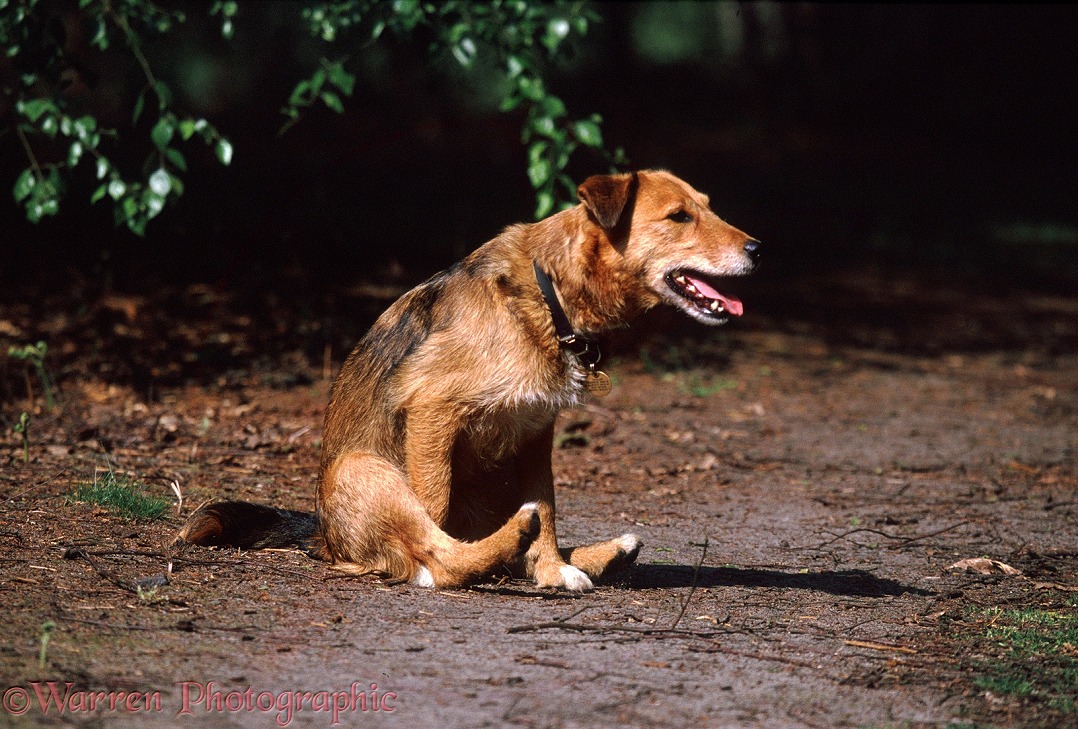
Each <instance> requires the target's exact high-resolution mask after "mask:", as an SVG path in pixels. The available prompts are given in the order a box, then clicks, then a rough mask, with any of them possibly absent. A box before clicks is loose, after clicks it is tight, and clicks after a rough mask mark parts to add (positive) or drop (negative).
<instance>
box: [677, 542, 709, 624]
mask: <svg viewBox="0 0 1078 729" xmlns="http://www.w3.org/2000/svg"><path fill="white" fill-rule="evenodd" d="M706 556H707V537H704V544H703V549H702V550H701V551H700V559H699V560H697V562H696V567H695V568H693V571H692V586H690V587H689V594H688V595H687V596H686V597H685V602H683V603H682V604H681V612H679V613H678V614H677V617H676V618H674V622H673V623H671V624H670V628H669V629H670V630H673V629H674V628H676V627H677V624H678V623H680V622H681V619H682V618H683V617H684V616H685V611H686V610H688V609H689V602H691V601H692V596H693V594H694V593H695V592H696V585H697V581H698V580H699V577H700V567H701V566H703V564H704V557H706Z"/></svg>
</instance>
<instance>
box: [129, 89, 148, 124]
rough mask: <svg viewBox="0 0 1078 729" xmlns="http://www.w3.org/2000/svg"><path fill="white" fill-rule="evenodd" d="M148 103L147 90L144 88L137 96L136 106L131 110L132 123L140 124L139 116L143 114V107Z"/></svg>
mask: <svg viewBox="0 0 1078 729" xmlns="http://www.w3.org/2000/svg"><path fill="white" fill-rule="evenodd" d="M145 105H146V91H145V90H143V92H142V93H140V94H139V95H138V96H137V97H135V108H134V109H132V110H131V123H132V124H138V118H139V117H140V116H142V108H143V107H144V106H145Z"/></svg>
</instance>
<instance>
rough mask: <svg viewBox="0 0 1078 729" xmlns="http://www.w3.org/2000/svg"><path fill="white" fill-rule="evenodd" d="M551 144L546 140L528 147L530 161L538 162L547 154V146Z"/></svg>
mask: <svg viewBox="0 0 1078 729" xmlns="http://www.w3.org/2000/svg"><path fill="white" fill-rule="evenodd" d="M548 147H550V145H549V144H548V143H546V142H535V143H533V144H531V145H530V146H529V147H528V161H529V162H530V163H531V164H535V163H537V162H538V161H539V160H540V159H542V158H543V155H545V154H546V151H547V148H548Z"/></svg>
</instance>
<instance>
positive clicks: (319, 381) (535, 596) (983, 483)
mask: <svg viewBox="0 0 1078 729" xmlns="http://www.w3.org/2000/svg"><path fill="white" fill-rule="evenodd" d="M301 283H302V282H301ZM301 283H298V284H296V289H297V290H301V289H302V288H303V286H302V285H301ZM292 293H294V292H288V291H283V292H282V291H280V290H278V291H277V292H276V293H274V294H273V295H270V294H262V295H259V294H246V295H241V294H237V293H235V292H230V291H228V290H226V289H223V288H220V287H218V288H215V287H211V286H192V287H188V288H186V289H182V290H162V291H158V292H154V293H152V294H142V295H119V294H115V293H111V294H104V293H102V292H100V291H97V290H94V289H93V287H91V286H87V287H84V288H80V287H79V286H73V287H72V288H71V289H70V290H69V291H66V292H65V293H63V294H62V295H61V294H57V295H51V296H47V297H40V298H37V299H34V300H29V299H23V300H14V299H9V300H7V301H6V303H4V304H3V305H2V307H0V344H2V345H3V350H4V352H6V351H7V348H8V346H9V345H12V344H20V345H21V344H25V343H27V342H33V341H37V340H38V339H44V340H46V341H47V342H48V345H49V355H48V357H47V359H46V362H47V364H48V366H49V368H50V372H51V373H52V375H53V377H54V378H55V379H56V380H57V386H58V397H59V406H58V408H57V409H56V410H55V411H54V412H51V413H50V412H49V411H48V410H47V409H46V408H45V404H44V399H43V397H42V390H41V385H40V382H39V380H38V378H37V376H36V373H35V372H34V371H33V370H32V369H30V370H27V369H26V368H25V367H24V366H23V364H22V363H20V362H16V361H14V360H11V359H10V358H9V359H7V360H5V362H4V364H3V369H0V383H2V387H3V388H4V389H3V390H2V391H0V394H2V395H3V396H4V401H3V406H2V407H3V409H2V416H3V424H4V430H3V436H2V440H0V499H2V501H0V504H2V505H0V563H2V565H3V567H2V572H0V608H2V609H3V612H4V614H5V618H4V624H5V628H4V631H3V638H2V640H0V689H3V690H4V699H3V700H4V705H3V707H0V725H12V726H79V727H94V726H108V727H113V726H117V727H139V726H192V727H211V726H212V727H220V726H236V727H270V726H282V725H288V726H311V727H323V726H331V725H334V724H335V721H336V722H339V723H340V725H343V726H358V725H363V726H367V725H378V724H395V725H397V726H448V727H457V726H469V727H480V726H490V727H499V726H525V727H584V726H588V727H610V726H640V727H644V726H647V727H650V726H712V727H741V726H744V727H822V728H827V727H956V728H957V727H966V728H970V727H975V726H976V727H1012V726H1013V727H1044V726H1060V727H1062V726H1078V708H1075V702H1076V701H1078V672H1076V673H1074V674H1065V676H1070V678H1069V679H1066V680H1064V681H1063V683H1061V684H1058V685H1056V687H1055V688H1051V689H1043V690H1041V689H1038V686H1039V684H1038V683H1037V681H1038V676H1040V675H1041V672H1042V671H1044V670H1047V669H1045V668H1044V666H1043V665H1041V664H1036V665H1034V664H1030V665H1022V664H1021V662H1020V661H1018V662H1016V661H1015V660H1014V659H1013V656H1012V657H1011V658H1008V657H1007V656H1008V655H1009V654H1007V653H1006V651H1005V650H1004V647H1003V646H1002V644H1001V643H1000V642H999V641H998V640H993V639H991V638H990V637H989V633H986V631H985V624H986V623H987V622H991V621H990V620H988V619H987V618H986V617H985V616H986V615H990V614H991V613H990V612H989V611H990V610H991V609H992V608H995V607H1002V608H1021V607H1034V608H1043V609H1045V610H1067V609H1070V610H1073V609H1074V608H1075V607H1076V606H1078V602H1076V601H1075V591H1076V590H1078V561H1076V556H1078V496H1076V494H1078V298H1075V297H1074V296H1073V295H1072V296H1064V295H1059V294H1052V293H1047V292H1045V291H1043V290H1041V291H1037V290H1023V289H1020V288H1011V289H1007V290H1000V289H999V288H994V287H991V286H982V287H979V286H973V285H968V286H956V285H953V284H952V283H950V282H947V281H940V282H932V281H931V279H930V278H926V277H918V278H911V277H897V278H892V277H887V276H883V275H879V274H875V273H872V272H862V273H860V274H859V275H857V276H849V275H847V276H843V277H838V276H836V277H834V278H833V279H831V280H820V279H819V278H815V279H812V280H808V279H806V280H797V279H792V280H784V281H766V280H761V281H759V282H757V283H756V284H755V288H754V289H752V290H751V291H748V292H747V293H746V294H745V296H744V297H743V298H744V299H745V301H746V308H747V315H746V317H745V318H744V320H742V321H739V322H736V323H735V324H734V325H733V326H730V327H728V328H725V329H723V330H719V331H716V330H711V329H706V328H704V327H700V326H695V325H692V324H683V323H681V322H680V321H678V319H677V317H676V315H675V314H672V313H669V312H656V313H654V314H652V315H649V317H648V318H647V321H645V322H643V323H642V324H641V326H639V327H636V328H634V330H633V331H631V332H625V333H620V334H619V335H618V336H617V337H616V338H615V339H614V340H613V341H612V342H611V343H610V347H609V350H608V351H609V354H610V356H608V358H607V365H608V366H607V370H608V371H609V372H610V373H611V374H612V375H613V379H614V391H613V393H612V394H611V395H610V396H609V397H608V398H606V399H604V400H595V401H592V402H591V403H590V404H588V405H587V406H586V407H583V408H580V409H577V410H573V411H569V412H566V413H564V414H563V416H562V417H561V420H560V425H559V433H560V434H561V435H560V436H559V438H558V450H557V452H556V454H555V472H556V474H555V475H556V478H557V488H558V494H557V497H558V505H559V515H560V521H559V535H560V539H561V541H562V543H563V544H573V543H579V542H584V541H590V540H596V539H600V538H607V537H610V536H614V535H617V534H621V533H624V532H629V531H632V532H635V533H637V534H639V535H640V536H641V537H642V538H643V540H644V542H645V547H644V549H643V550H642V552H641V554H640V559H639V564H638V565H637V566H636V567H635V568H633V569H631V570H630V571H628V572H626V573H624V574H623V575H621V576H620V577H619V578H617V579H616V580H615V581H613V582H612V583H609V584H605V585H602V586H599V587H598V588H597V589H596V590H595V591H594V592H591V593H587V594H567V593H563V592H556V591H546V590H539V589H536V588H535V587H534V586H532V585H529V584H527V583H525V582H505V583H500V584H499V583H489V584H483V585H478V586H476V587H474V588H472V589H468V590H455V591H441V590H434V591H431V590H426V589H422V588H417V587H411V586H407V585H390V584H385V583H383V582H381V581H379V580H377V579H373V578H368V579H357V578H342V577H339V576H337V575H335V574H334V573H333V572H332V571H331V570H329V569H327V567H326V566H325V565H324V564H322V563H319V562H316V561H312V560H310V559H308V558H307V557H306V556H304V555H302V554H300V553H298V552H292V551H270V552H247V553H238V552H235V551H227V550H224V551H219V550H210V549H201V548H197V549H190V550H188V551H185V552H182V553H176V552H171V551H170V550H169V548H168V545H169V543H170V541H171V538H172V536H173V533H174V531H175V529H176V527H177V526H178V525H179V524H180V523H181V521H182V516H181V514H179V513H178V509H177V504H176V497H175V495H174V492H173V490H172V487H171V486H170V484H171V483H172V482H175V483H176V484H177V486H178V487H179V490H180V493H182V496H183V503H182V513H183V514H186V513H189V512H190V511H191V510H192V508H194V507H196V506H197V505H199V504H200V503H202V502H204V501H206V500H208V499H218V498H224V497H227V498H243V499H250V500H256V501H259V502H263V503H270V504H274V505H279V506H288V507H291V508H302V509H312V508H313V505H314V501H313V494H314V476H315V471H316V466H317V460H318V453H319V442H320V432H321V418H322V414H323V410H324V405H325V402H326V399H327V394H328V389H329V382H330V379H329V376H331V375H332V372H333V369H334V367H335V366H336V365H339V363H340V361H341V360H342V359H343V355H344V354H345V353H346V348H347V347H348V346H349V345H350V343H352V342H354V341H355V339H356V338H358V336H359V335H360V334H361V333H362V331H363V328H362V327H364V326H365V325H366V323H367V322H369V321H370V317H371V316H373V314H374V313H375V312H376V311H377V310H378V309H379V308H380V307H382V306H384V305H385V297H387V296H390V295H392V293H393V290H392V287H390V288H389V289H385V290H384V289H383V288H379V287H375V286H363V287H356V288H354V289H349V290H341V291H334V292H331V293H330V294H327V295H326V296H325V297H322V298H310V297H309V298H306V299H305V298H303V297H302V296H293V295H292ZM28 384H29V387H30V388H31V389H32V391H33V397H34V401H33V402H32V403H30V402H28V400H27V398H28V393H27V386H28ZM21 412H28V413H29V414H30V416H31V420H30V428H29V432H28V436H29V437H28V456H29V460H28V462H24V451H23V440H22V437H21V436H20V434H18V433H17V432H15V430H14V428H13V425H14V424H15V423H16V422H17V419H18V416H19V415H20V413H21ZM109 469H112V470H113V471H114V472H115V473H117V474H121V475H126V476H130V477H133V478H136V479H138V481H139V482H140V483H141V484H142V485H143V487H144V488H145V490H146V491H147V492H148V493H152V494H154V495H156V496H159V497H162V498H166V499H168V500H169V502H170V504H171V508H170V511H169V513H168V515H167V516H166V518H164V519H163V520H157V521H136V520H133V519H131V518H129V517H126V516H123V515H120V514H118V513H116V512H114V511H111V510H108V509H106V508H104V507H101V506H96V505H92V504H88V503H83V502H79V501H77V500H74V499H73V498H72V497H71V494H72V493H73V492H74V490H75V488H76V485H77V484H79V483H85V482H89V481H93V479H94V478H95V473H98V474H100V473H102V472H105V471H107V470H109ZM974 557H987V558H990V559H994V560H998V561H999V562H1002V563H1005V564H1006V565H1010V566H1013V567H1014V568H1016V569H1017V570H1020V571H1021V574H1020V575H1004V574H989V575H980V574H975V573H970V572H962V571H958V570H953V569H948V568H949V566H951V565H953V564H955V563H956V562H958V561H959V560H963V559H967V558H974ZM50 622H51V623H52V625H53V626H54V627H52V628H51V630H50V629H49V628H47V627H45V626H46V625H47V624H48V623H50ZM45 636H47V644H45V645H44V650H43V642H45V641H44V640H43V638H44V637H45ZM1068 645H1069V646H1070V647H1069V649H1067V648H1066V646H1068ZM1068 650H1069V651H1078V649H1075V648H1074V645H1073V644H1071V643H1064V653H1066V652H1067V651H1068ZM1008 661H1009V662H1008ZM994 667H1006V668H1008V670H1011V671H1016V672H1018V673H1020V674H1022V675H1023V676H1024V678H1025V679H1028V680H1030V681H1032V683H1033V686H1034V690H1032V691H1031V692H1025V693H1024V694H1023V693H1021V692H1012V693H1007V692H1003V691H999V690H992V689H986V688H985V686H986V684H985V682H984V680H983V678H984V677H985V676H987V675H989V674H991V673H992V671H993V670H995V669H994ZM1023 672H1024V673H1023ZM47 681H55V682H58V683H55V684H53V686H54V687H55V689H56V691H57V692H58V695H60V694H63V693H64V692H65V691H69V692H70V695H69V696H68V698H67V700H66V701H65V702H64V703H65V708H66V711H65V712H64V713H63V714H62V715H61V714H60V713H59V711H58V708H57V706H56V705H55V704H52V705H50V706H48V710H47V711H45V710H43V709H42V707H41V704H40V700H39V698H38V696H37V692H38V691H40V692H42V695H43V696H46V697H47V696H48V695H49V692H50V688H49V685H48V684H47V683H44V682H47ZM1068 681H1069V683H1068ZM67 683H70V684H71V686H70V688H67V687H66V684H67ZM35 686H36V688H35ZM94 697H98V698H96V699H94ZM91 700H95V701H96V702H98V704H99V705H97V706H96V707H95V708H93V709H92V710H91V709H90V708H89V702H90V701H91ZM109 701H111V702H112V705H111V706H110V705H109ZM334 707H336V709H334ZM335 712H336V713H335Z"/></svg>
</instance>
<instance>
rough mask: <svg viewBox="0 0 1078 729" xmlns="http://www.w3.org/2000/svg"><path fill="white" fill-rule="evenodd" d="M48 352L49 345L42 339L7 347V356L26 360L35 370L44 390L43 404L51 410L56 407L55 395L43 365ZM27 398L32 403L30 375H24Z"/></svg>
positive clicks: (50, 378) (47, 371)
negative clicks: (35, 342)
mask: <svg viewBox="0 0 1078 729" xmlns="http://www.w3.org/2000/svg"><path fill="white" fill-rule="evenodd" d="M48 352H49V345H48V344H46V343H45V342H44V341H39V342H38V343H37V344H27V345H26V346H24V347H9V348H8V351H7V356H8V357H10V358H11V359H15V360H19V361H21V362H28V363H29V364H30V366H32V367H33V368H34V370H35V371H36V372H37V378H38V380H40V381H41V388H42V390H44V391H45V406H46V407H47V408H48V409H49V410H50V411H52V410H53V409H55V408H56V397H55V395H54V394H53V389H54V388H53V382H52V377H51V376H50V375H49V370H48V368H47V367H46V366H45V355H47V354H48ZM26 391H27V399H29V400H30V403H31V405H32V404H33V399H34V395H33V389H32V388H31V387H30V375H29V373H28V374H27V376H26Z"/></svg>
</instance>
